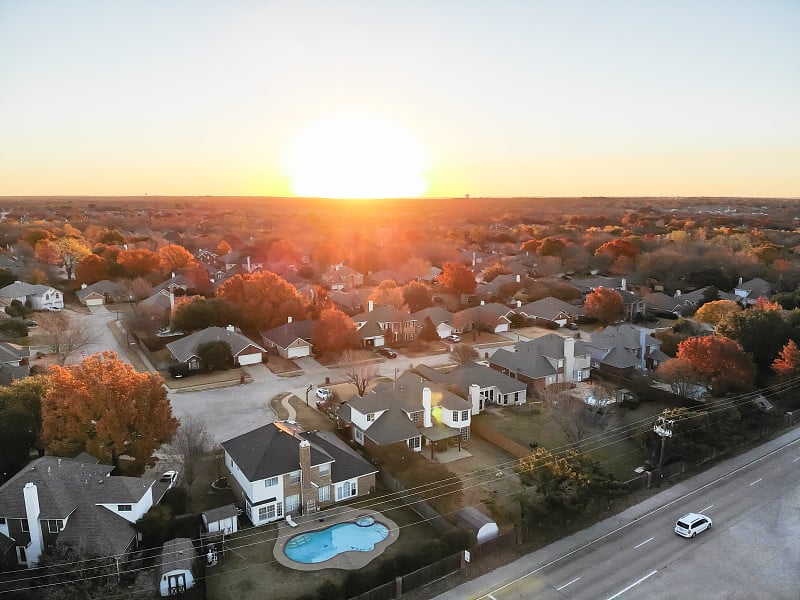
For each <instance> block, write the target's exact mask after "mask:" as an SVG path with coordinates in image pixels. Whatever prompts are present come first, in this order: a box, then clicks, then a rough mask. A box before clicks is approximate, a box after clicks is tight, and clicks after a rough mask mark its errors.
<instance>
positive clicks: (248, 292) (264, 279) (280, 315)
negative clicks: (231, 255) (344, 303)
mask: <svg viewBox="0 0 800 600" xmlns="http://www.w3.org/2000/svg"><path fill="white" fill-rule="evenodd" d="M217 296H219V297H220V298H225V299H226V300H228V301H229V302H231V303H232V304H236V305H237V306H239V307H240V308H241V309H242V314H243V315H244V318H245V319H246V320H247V321H248V324H249V325H250V326H251V327H252V328H253V329H257V330H259V331H263V330H266V329H272V328H273V327H277V326H278V325H282V324H283V323H286V321H287V319H288V318H289V317H293V318H295V319H304V318H305V317H306V315H307V313H308V306H307V304H306V301H305V300H304V299H303V297H302V296H301V295H300V293H299V292H298V291H297V289H296V288H295V287H294V286H293V285H291V284H290V283H288V282H287V281H286V280H285V279H283V277H280V276H279V275H276V274H275V273H273V272H272V271H261V272H258V273H245V274H243V275H235V276H234V277H232V278H230V279H228V280H227V281H226V282H225V283H223V284H222V285H221V286H220V288H219V289H218V290H217Z"/></svg>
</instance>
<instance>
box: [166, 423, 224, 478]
mask: <svg viewBox="0 0 800 600" xmlns="http://www.w3.org/2000/svg"><path fill="white" fill-rule="evenodd" d="M213 446H214V436H212V435H211V433H209V431H208V429H206V424H205V423H204V422H203V421H202V420H201V419H198V418H197V417H193V416H189V417H184V418H183V419H181V424H180V427H178V430H177V431H176V432H175V437H174V438H173V439H172V448H173V449H174V450H175V454H176V455H177V456H178V460H179V461H180V463H181V478H182V479H183V481H184V483H186V485H187V486H191V485H192V482H194V480H195V478H196V476H197V469H198V465H199V463H200V461H201V460H203V458H205V457H206V456H207V455H208V454H209V453H210V452H211V449H212V448H213Z"/></svg>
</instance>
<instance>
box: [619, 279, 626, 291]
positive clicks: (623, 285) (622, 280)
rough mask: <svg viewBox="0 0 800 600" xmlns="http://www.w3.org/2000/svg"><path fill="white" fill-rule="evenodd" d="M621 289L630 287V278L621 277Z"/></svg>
mask: <svg viewBox="0 0 800 600" xmlns="http://www.w3.org/2000/svg"><path fill="white" fill-rule="evenodd" d="M619 289H621V290H627V289H628V280H627V279H625V278H624V277H623V278H622V279H620V281H619Z"/></svg>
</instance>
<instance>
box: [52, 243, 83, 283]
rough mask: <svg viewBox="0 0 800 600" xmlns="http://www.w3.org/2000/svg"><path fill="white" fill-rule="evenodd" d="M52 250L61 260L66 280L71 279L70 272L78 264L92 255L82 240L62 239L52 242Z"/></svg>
mask: <svg viewBox="0 0 800 600" xmlns="http://www.w3.org/2000/svg"><path fill="white" fill-rule="evenodd" d="M53 249H54V250H55V252H56V255H57V256H58V257H59V259H61V264H63V265H64V269H65V270H66V272H67V279H72V271H73V270H74V269H75V266H76V265H77V264H78V262H79V261H80V260H81V259H82V258H84V257H85V256H89V255H90V254H91V253H92V251H91V250H90V249H89V246H88V245H87V244H86V242H85V241H84V240H82V239H78V238H74V237H63V238H60V239H58V240H56V241H55V242H53Z"/></svg>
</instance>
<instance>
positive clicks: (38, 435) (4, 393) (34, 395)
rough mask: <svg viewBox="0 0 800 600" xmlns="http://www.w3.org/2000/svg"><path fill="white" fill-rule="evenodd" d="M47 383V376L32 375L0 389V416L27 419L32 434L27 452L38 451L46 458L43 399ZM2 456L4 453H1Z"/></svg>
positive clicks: (26, 426)
mask: <svg viewBox="0 0 800 600" xmlns="http://www.w3.org/2000/svg"><path fill="white" fill-rule="evenodd" d="M47 383H48V379H47V377H46V376H45V375H32V376H30V377H25V378H24V379H18V380H16V381H12V382H11V384H10V385H7V386H3V387H0V414H3V415H10V414H18V415H23V416H24V417H25V419H26V425H25V429H26V430H29V433H30V434H31V444H30V446H27V447H26V448H25V451H26V453H27V451H28V449H29V448H33V449H36V451H37V452H38V453H39V456H44V444H43V442H42V397H43V396H44V393H45V391H46V390H47ZM0 420H2V419H0ZM0 438H2V436H0ZM0 454H2V453H1V452H0Z"/></svg>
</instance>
